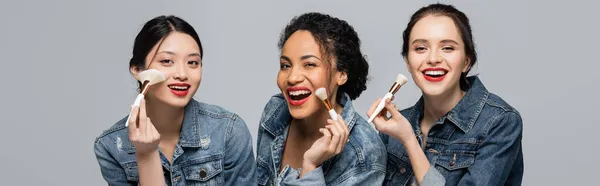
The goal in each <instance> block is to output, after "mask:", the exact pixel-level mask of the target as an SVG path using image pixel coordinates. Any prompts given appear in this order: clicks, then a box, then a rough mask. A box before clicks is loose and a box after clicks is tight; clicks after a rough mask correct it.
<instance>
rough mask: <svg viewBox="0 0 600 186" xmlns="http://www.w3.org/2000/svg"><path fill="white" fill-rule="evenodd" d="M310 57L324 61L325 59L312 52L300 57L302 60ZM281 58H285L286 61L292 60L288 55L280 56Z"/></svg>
mask: <svg viewBox="0 0 600 186" xmlns="http://www.w3.org/2000/svg"><path fill="white" fill-rule="evenodd" d="M310 58H317V59H318V60H320V61H323V60H321V58H319V57H317V56H315V55H310V54H309V55H303V56H302V57H300V60H306V59H310ZM279 59H283V60H286V61H289V62H291V61H292V60H290V58H289V57H287V56H280V57H279Z"/></svg>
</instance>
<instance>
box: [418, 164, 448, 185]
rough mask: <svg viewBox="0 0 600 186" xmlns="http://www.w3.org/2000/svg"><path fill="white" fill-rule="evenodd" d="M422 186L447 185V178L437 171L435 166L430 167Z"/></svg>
mask: <svg viewBox="0 0 600 186" xmlns="http://www.w3.org/2000/svg"><path fill="white" fill-rule="evenodd" d="M421 185H425V186H431V185H446V178H444V176H443V175H442V173H440V171H438V170H437V169H435V167H434V166H431V167H429V170H427V172H426V173H425V177H423V181H422V182H421Z"/></svg>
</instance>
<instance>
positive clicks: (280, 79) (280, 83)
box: [276, 71, 287, 92]
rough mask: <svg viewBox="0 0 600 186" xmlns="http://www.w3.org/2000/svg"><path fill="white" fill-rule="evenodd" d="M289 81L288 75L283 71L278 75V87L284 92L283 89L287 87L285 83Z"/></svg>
mask: <svg viewBox="0 0 600 186" xmlns="http://www.w3.org/2000/svg"><path fill="white" fill-rule="evenodd" d="M286 81H287V75H286V74H285V73H283V72H281V71H279V73H277V82H276V83H277V87H279V89H280V90H281V92H283V88H284V86H285V82H286Z"/></svg>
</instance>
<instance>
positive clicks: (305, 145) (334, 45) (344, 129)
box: [257, 13, 386, 185]
mask: <svg viewBox="0 0 600 186" xmlns="http://www.w3.org/2000/svg"><path fill="white" fill-rule="evenodd" d="M279 48H280V50H281V55H280V57H279V66H280V70H279V73H278V75H277V86H278V87H279V89H280V91H281V93H279V94H276V95H274V96H272V97H271V99H270V100H269V102H268V103H267V104H266V106H265V108H264V111H263V114H262V118H261V120H260V126H259V131H258V139H257V153H258V157H257V163H258V169H257V174H258V184H259V185H381V183H382V182H383V179H384V176H385V166H386V151H385V147H384V146H383V143H382V142H381V139H380V138H379V136H378V134H377V132H376V131H375V130H374V129H373V127H371V126H370V125H369V124H368V123H367V122H366V121H365V120H364V119H363V118H362V117H361V116H360V114H358V113H356V111H355V110H354V107H353V106H352V100H354V99H356V98H358V97H359V95H360V94H361V93H362V92H363V91H364V90H366V85H365V84H366V81H367V74H368V70H369V65H368V63H367V61H366V60H365V58H364V56H363V54H362V52H361V51H360V39H359V38H358V34H357V33H356V32H355V31H354V29H353V28H352V26H350V25H349V24H348V23H347V22H346V21H343V20H340V19H338V18H334V17H331V16H329V15H325V14H321V13H306V14H303V15H301V16H299V17H296V18H294V19H292V21H291V22H290V23H289V25H287V27H286V28H285V30H284V31H283V33H282V35H281V38H280V41H279ZM321 87H324V88H325V89H326V90H327V94H328V95H327V97H328V98H329V100H330V101H331V105H332V107H333V109H334V110H335V111H336V113H341V114H338V116H337V120H331V118H330V115H329V114H328V110H327V109H326V107H325V106H324V105H323V103H321V100H320V99H319V98H317V96H316V95H315V91H316V90H317V89H318V88H321Z"/></svg>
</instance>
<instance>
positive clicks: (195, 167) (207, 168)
mask: <svg viewBox="0 0 600 186" xmlns="http://www.w3.org/2000/svg"><path fill="white" fill-rule="evenodd" d="M222 161H223V159H222V158H218V157H217V158H203V159H195V160H190V161H188V162H187V163H184V165H182V170H183V174H184V175H185V180H186V185H222V184H223V181H224V180H223V176H222V175H221V172H222V171H223V166H222V165H223V162H222Z"/></svg>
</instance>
